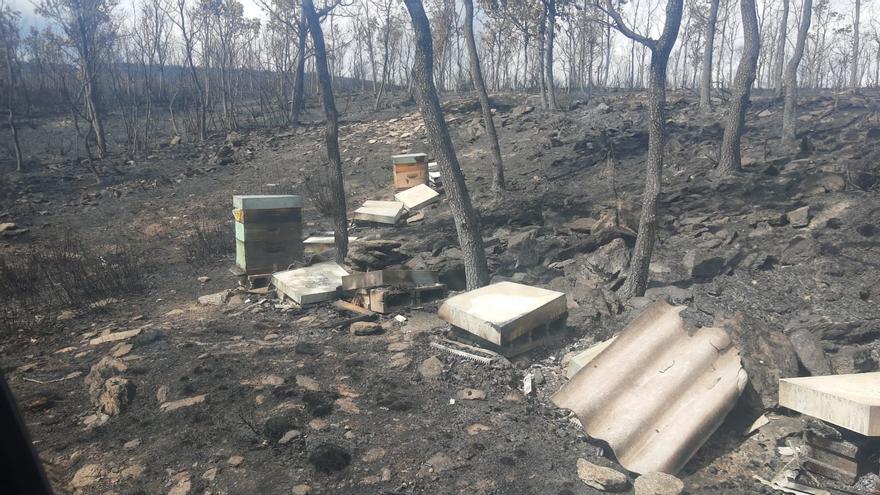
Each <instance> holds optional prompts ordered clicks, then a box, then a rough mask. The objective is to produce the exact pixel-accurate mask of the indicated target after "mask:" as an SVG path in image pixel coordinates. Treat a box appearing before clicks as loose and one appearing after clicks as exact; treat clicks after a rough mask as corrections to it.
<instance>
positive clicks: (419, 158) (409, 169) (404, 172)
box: [391, 153, 428, 191]
mask: <svg viewBox="0 0 880 495" xmlns="http://www.w3.org/2000/svg"><path fill="white" fill-rule="evenodd" d="M391 172H392V176H393V180H394V188H395V189H396V190H398V191H401V190H403V189H409V188H410V187H415V186H418V185H419V184H426V183H427V182H428V155H426V154H424V153H409V154H405V155H394V156H392V157H391Z"/></svg>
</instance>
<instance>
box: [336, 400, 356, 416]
mask: <svg viewBox="0 0 880 495" xmlns="http://www.w3.org/2000/svg"><path fill="white" fill-rule="evenodd" d="M335 404H336V407H338V408H339V410H340V411H343V412H347V413H348V414H360V413H361V410H360V408H359V407H358V406H357V404H355V403H354V401H353V400H351V399H336V401H335Z"/></svg>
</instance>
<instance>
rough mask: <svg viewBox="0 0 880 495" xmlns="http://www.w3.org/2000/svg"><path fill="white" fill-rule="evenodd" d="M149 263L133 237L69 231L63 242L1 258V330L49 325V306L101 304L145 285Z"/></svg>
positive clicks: (48, 326) (33, 328)
mask: <svg viewBox="0 0 880 495" xmlns="http://www.w3.org/2000/svg"><path fill="white" fill-rule="evenodd" d="M144 273H145V264H144V261H143V258H142V257H141V256H139V254H138V253H135V252H134V251H133V250H132V247H131V243H125V242H114V243H112V244H108V245H102V246H95V245H87V244H86V243H84V242H83V241H82V240H81V239H79V238H77V237H76V236H74V235H72V234H71V233H67V234H66V235H65V236H64V238H63V239H61V241H60V242H57V243H53V244H51V245H47V246H31V247H28V248H27V249H26V250H25V251H23V252H20V253H18V254H15V255H5V256H3V257H2V258H0V298H2V300H3V304H2V306H0V333H7V332H14V331H17V330H36V329H48V328H50V327H51V322H50V321H48V319H47V318H46V317H45V315H46V314H47V312H49V311H51V310H55V309H62V308H66V307H87V306H90V305H91V306H92V307H101V306H103V305H102V304H100V303H99V302H100V301H105V300H107V299H109V298H119V297H120V296H122V295H125V294H130V293H133V292H137V291H140V290H142V289H143V288H144Z"/></svg>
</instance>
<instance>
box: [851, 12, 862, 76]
mask: <svg viewBox="0 0 880 495" xmlns="http://www.w3.org/2000/svg"><path fill="white" fill-rule="evenodd" d="M855 2H856V5H855V10H854V11H853V23H852V27H853V39H852V65H851V66H850V73H849V86H850V90H851V91H853V92H857V91H858V90H859V20H860V19H859V18H860V17H861V14H862V0H855Z"/></svg>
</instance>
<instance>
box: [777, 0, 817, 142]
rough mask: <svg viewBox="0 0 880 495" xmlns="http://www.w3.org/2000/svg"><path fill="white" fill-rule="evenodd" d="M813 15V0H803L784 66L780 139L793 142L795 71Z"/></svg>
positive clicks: (795, 109)
mask: <svg viewBox="0 0 880 495" xmlns="http://www.w3.org/2000/svg"><path fill="white" fill-rule="evenodd" d="M812 15H813V0H804V6H803V12H801V23H800V26H798V32H797V41H796V42H795V45H794V52H793V53H792V54H791V59H790V60H789V61H788V65H787V66H786V67H785V107H784V108H783V111H782V140H783V141H785V142H793V141H794V140H795V137H796V126H797V115H796V114H797V108H796V107H797V90H798V87H797V85H798V81H797V72H798V66H799V65H800V63H801V58H803V56H804V47H805V46H806V44H807V33H808V32H809V30H810V19H811V18H812Z"/></svg>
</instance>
